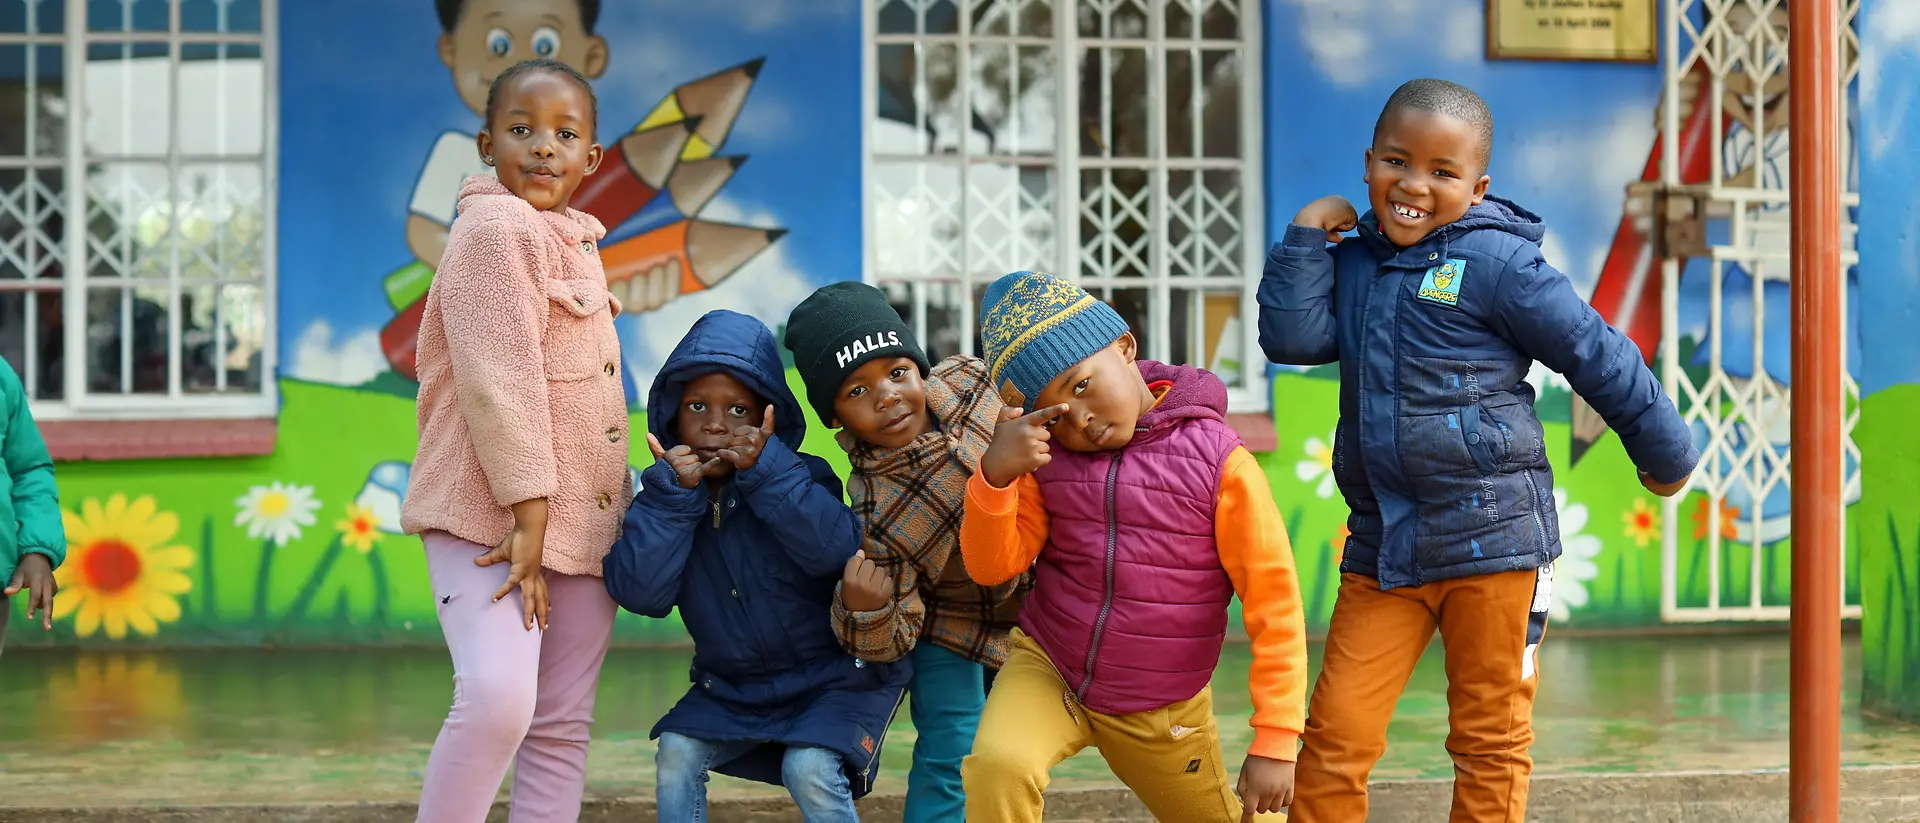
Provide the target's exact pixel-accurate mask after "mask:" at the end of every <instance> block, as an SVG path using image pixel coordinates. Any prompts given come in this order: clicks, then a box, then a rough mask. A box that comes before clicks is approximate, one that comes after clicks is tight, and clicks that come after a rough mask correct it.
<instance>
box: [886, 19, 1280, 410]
mask: <svg viewBox="0 0 1920 823" xmlns="http://www.w3.org/2000/svg"><path fill="white" fill-rule="evenodd" d="M1049 1H1050V2H1051V4H1052V9H1053V22H1052V25H1053V35H1052V36H1051V37H1038V36H1011V35H994V36H991V37H976V36H974V35H973V34H972V32H971V31H970V27H971V20H970V14H969V11H970V7H971V6H973V5H976V4H978V3H979V2H982V0H953V2H954V6H955V9H956V13H957V14H958V17H959V21H958V33H957V34H886V35H882V34H880V33H879V20H878V17H879V12H880V9H881V8H882V7H884V6H885V5H887V3H888V0H863V2H862V3H861V86H862V89H861V103H862V111H861V173H862V174H861V176H862V196H861V201H862V225H863V227H864V232H865V237H866V243H865V249H864V260H863V267H862V279H863V280H864V281H865V282H867V283H870V284H873V285H879V286H885V285H892V284H908V285H919V284H926V283H955V282H957V283H958V284H960V285H961V286H962V288H963V289H964V291H963V293H964V294H965V295H967V298H966V299H964V300H962V302H961V305H960V307H959V312H958V314H959V318H960V320H959V322H960V324H961V327H962V329H963V330H976V331H977V325H978V320H977V319H976V318H975V314H976V313H977V309H978V307H977V306H975V305H973V304H972V303H973V300H972V295H973V294H974V293H975V290H976V289H977V288H979V287H982V286H984V285H985V284H986V283H989V282H991V281H992V278H993V277H997V276H998V275H999V274H1004V272H999V273H994V274H987V275H983V274H981V273H978V272H969V271H968V268H969V267H968V265H967V262H966V254H967V250H968V248H969V242H968V240H967V239H966V238H964V237H963V238H962V239H961V241H960V253H961V256H962V262H961V267H960V270H959V271H956V272H942V273H941V274H940V275H939V276H938V277H925V276H920V275H898V274H887V273H883V272H882V271H881V270H880V264H879V259H878V255H879V253H878V245H879V243H878V242H877V239H878V227H877V225H876V222H875V215H876V210H875V202H874V201H875V196H874V188H875V183H874V180H875V174H874V170H875V166H876V165H877V163H880V162H886V163H914V162H919V163H925V164H927V165H928V166H943V165H945V166H951V165H956V164H957V165H958V166H959V168H960V169H961V171H960V174H961V179H962V181H963V183H962V185H963V191H962V192H961V203H962V204H963V205H962V206H961V212H960V213H961V215H962V219H963V222H964V223H967V224H970V223H972V222H973V221H971V220H970V219H967V218H968V217H969V216H970V212H967V211H966V210H965V209H966V206H965V205H964V204H965V203H966V201H967V199H968V197H969V194H968V192H966V191H965V190H964V185H965V184H964V181H965V180H966V177H965V175H966V174H967V169H968V167H969V166H972V165H975V164H977V163H981V162H983V161H984V162H990V163H996V164H1016V165H1023V166H1036V167H1051V168H1053V169H1054V170H1055V174H1056V181H1055V191H1054V195H1053V204H1052V205H1053V214H1054V221H1053V247H1054V251H1055V255H1056V257H1057V259H1056V260H1055V261H1053V262H1052V264H1051V266H1052V267H1051V268H1049V270H1050V271H1052V272H1054V273H1056V274H1059V275H1061V276H1062V277H1064V278H1066V279H1068V280H1071V281H1073V282H1076V283H1078V284H1080V285H1081V286H1083V287H1085V288H1087V289H1089V290H1090V291H1094V292H1095V293H1096V294H1100V293H1101V292H1102V290H1104V289H1107V288H1126V289H1146V290H1147V291H1148V294H1149V307H1150V308H1149V318H1148V324H1149V325H1148V328H1145V329H1140V330H1138V331H1139V332H1140V333H1141V334H1142V336H1143V338H1144V342H1145V343H1146V350H1145V351H1144V352H1142V354H1143V356H1145V357H1148V358H1150V359H1155V360H1162V361H1166V360H1169V359H1170V355H1171V353H1172V345H1173V344H1172V341H1171V339H1170V337H1171V324H1170V322H1169V320H1170V314H1171V311H1172V308H1171V293H1172V292H1173V291H1174V290H1176V289H1180V290H1187V291H1190V292H1191V293H1192V294H1193V295H1194V298H1193V299H1191V300H1190V301H1189V303H1188V306H1189V308H1190V310H1192V311H1194V313H1195V317H1194V319H1193V320H1192V321H1190V322H1189V323H1188V324H1187V325H1188V330H1189V336H1190V340H1189V342H1188V350H1189V352H1191V353H1192V356H1194V357H1201V356H1204V352H1205V351H1206V346H1205V340H1204V327H1205V323H1204V317H1205V313H1204V298H1203V295H1205V294H1206V293H1208V292H1209V291H1212V292H1214V293H1219V292H1228V291H1231V292H1237V293H1238V294H1239V314H1238V319H1239V323H1240V335H1239V336H1240V338H1241V343H1240V357H1241V364H1240V371H1241V380H1240V382H1239V383H1238V384H1237V385H1230V386H1229V387H1228V401H1229V409H1230V410H1231V411H1233V412H1236V413H1238V412H1249V413H1256V412H1257V413H1265V412H1268V411H1270V409H1271V406H1272V392H1271V389H1270V388H1269V383H1268V379H1267V360H1266V357H1265V355H1264V354H1263V353H1262V352H1261V350H1260V345H1259V330H1258V318H1259V305H1258V303H1257V302H1256V300H1255V292H1256V291H1257V289H1258V287H1259V283H1260V272H1261V266H1262V264H1263V261H1264V260H1265V257H1266V251H1267V238H1266V215H1265V205H1266V196H1265V189H1266V186H1265V183H1266V181H1265V179H1264V176H1263V175H1264V168H1263V162H1262V160H1263V154H1264V151H1265V147H1264V143H1263V133H1262V118H1263V116H1264V106H1263V103H1264V100H1263V98H1262V83H1261V81H1262V77H1261V70H1262V67H1263V62H1262V50H1261V49H1262V35H1263V33H1264V32H1263V30H1262V25H1263V24H1262V21H1261V16H1260V13H1261V8H1260V7H1261V5H1262V3H1261V2H1260V0H1238V1H1237V2H1236V3H1235V4H1234V5H1235V6H1236V7H1237V9H1238V16H1239V20H1240V22H1239V30H1240V37H1239V39H1238V40H1235V41H1227V40H1204V39H1199V25H1200V24H1199V19H1198V17H1199V14H1198V13H1195V21H1194V23H1193V26H1194V37H1193V38H1191V39H1190V38H1172V37H1168V36H1167V32H1166V31H1165V28H1166V24H1165V20H1166V7H1167V5H1168V3H1169V2H1180V0H1141V2H1142V4H1143V5H1145V6H1146V16H1147V20H1148V26H1149V33H1148V36H1147V37H1145V38H1139V39H1100V40H1097V41H1083V39H1082V38H1081V37H1080V34H1079V27H1078V22H1077V17H1076V14H1077V11H1078V8H1079V6H1080V5H1082V4H1086V3H1089V2H1100V0H1049ZM1106 4H1108V5H1115V4H1114V3H1112V0H1106ZM1183 5H1185V4H1183ZM1207 5H1209V4H1207V3H1193V4H1192V6H1197V7H1199V8H1198V11H1199V12H1204V10H1205V8H1206V6H1207ZM982 40H985V41H988V42H991V43H994V44H1002V45H1006V44H1010V45H1017V46H1047V47H1049V48H1051V49H1052V50H1053V52H1054V55H1055V67H1056V72H1057V74H1056V80H1055V83H1056V86H1057V99H1056V102H1055V105H1056V107H1057V108H1056V117H1055V120H1056V125H1055V148H1054V151H1053V153H1051V154H1045V155H1019V156H1007V155H992V156H989V155H982V154H971V153H965V152H962V153H957V154H953V155H940V154H933V153H927V154H897V155H879V154H876V152H875V149H874V134H873V130H874V125H875V123H876V120H877V117H878V110H879V87H878V80H879V68H878V66H877V65H876V64H877V60H876V54H877V52H878V49H879V47H880V46H884V45H903V44H916V43H917V44H929V43H942V44H954V45H955V46H957V48H958V54H959V55H960V61H961V62H960V64H959V65H960V67H961V69H960V71H959V72H958V77H959V79H958V82H959V92H958V95H959V99H960V100H962V101H965V100H968V99H969V97H968V94H967V91H968V90H967V83H968V82H969V81H970V77H969V72H968V71H967V69H966V67H967V66H968V56H969V51H970V49H969V46H970V45H971V44H973V43H976V42H980V41H982ZM1083 42H1095V43H1098V44H1099V45H1101V46H1107V47H1114V46H1124V47H1127V48H1133V49H1142V48H1144V49H1145V50H1147V52H1148V54H1147V62H1148V69H1147V75H1148V78H1149V82H1150V84H1151V85H1150V88H1151V89H1152V90H1153V93H1152V94H1150V95H1149V100H1148V103H1147V105H1148V112H1147V121H1148V127H1149V129H1150V133H1149V147H1150V148H1149V151H1148V155H1147V156H1146V157H1140V158H1112V157H1096V156H1082V155H1081V153H1080V136H1081V134H1080V130H1079V128H1078V126H1077V122H1078V113H1079V111H1080V99H1079V98H1080V87H1079V82H1080V80H1081V69H1080V63H1079V55H1080V50H1081V48H1082V43H1083ZM1229 46H1231V47H1234V48H1237V49H1238V50H1239V59H1240V69H1241V73H1240V88H1239V100H1238V103H1239V109H1240V155H1241V156H1240V157H1238V158H1215V157H1204V156H1201V152H1200V150H1199V147H1198V139H1197V132H1198V126H1197V125H1196V140H1195V151H1194V155H1195V156H1192V157H1168V156H1167V135H1166V130H1167V112H1166V109H1165V107H1166V101H1167V99H1168V95H1167V94H1166V83H1167V71H1166V65H1167V58H1166V55H1167V53H1168V50H1169V49H1176V50H1180V49H1185V50H1191V49H1196V48H1200V47H1206V48H1209V49H1214V50H1219V49H1223V48H1226V47H1229ZM1200 73H1201V64H1200V62H1199V60H1197V59H1195V60H1194V61H1193V64H1192V75H1193V77H1194V78H1195V82H1196V83H1198V82H1201V81H1200V79H1199V78H1200ZM916 82H920V79H919V78H918V77H917V76H916ZM1196 91H1197V90H1196ZM1193 100H1194V104H1195V105H1197V103H1198V100H1199V95H1198V94H1197V93H1196V94H1195V95H1194V96H1193ZM919 102H920V104H921V105H925V104H926V103H927V101H925V100H921V101H919ZM1197 118H1198V115H1197V113H1196V114H1195V119H1196V121H1197ZM969 131H970V129H969ZM1101 168H1124V169H1139V170H1142V171H1145V172H1146V174H1147V175H1148V178H1149V183H1148V187H1149V191H1150V194H1149V196H1148V198H1147V201H1148V202H1147V207H1148V210H1149V214H1148V226H1147V232H1148V233H1147V236H1146V246H1147V249H1146V256H1147V259H1146V261H1145V263H1146V268H1147V272H1146V276H1145V277H1131V276H1129V277H1113V276H1104V277H1089V276H1086V275H1085V273H1084V271H1083V250H1082V248H1081V243H1080V221H1081V219H1082V209H1081V185H1080V176H1081V172H1082V171H1083V170H1097V169H1101ZM1216 169H1228V170H1234V171H1237V172H1238V173H1239V174H1240V188H1239V198H1240V204H1239V208H1238V215H1239V219H1240V231H1239V243H1238V246H1239V248H1238V257H1239V264H1240V275H1239V276H1238V277H1217V276H1216V277H1200V276H1187V275H1182V276H1178V277H1175V276H1173V275H1172V273H1171V271H1170V267H1169V259H1168V258H1169V251H1170V250H1169V248H1168V247H1169V243H1168V242H1167V240H1168V226H1169V221H1170V219H1171V215H1170V214H1169V213H1168V212H1169V209H1170V207H1171V205H1172V204H1171V203H1170V197H1169V191H1170V188H1169V185H1168V176H1169V173H1170V172H1184V171H1191V172H1193V173H1194V174H1195V175H1196V176H1197V175H1199V174H1200V173H1202V172H1204V171H1207V170H1216ZM1205 190H1206V189H1205V187H1204V185H1202V184H1201V182H1200V181H1199V180H1198V179H1197V178H1196V181H1195V183H1194V196H1196V197H1197V196H1199V195H1200V194H1201V193H1204V192H1205ZM1189 238H1191V239H1190V242H1194V243H1197V242H1199V237H1198V233H1197V232H1190V233H1189ZM1035 266H1036V267H1047V266H1046V264H1045V262H1044V261H1040V262H1037V263H1036V264H1035ZM926 291H927V290H926V289H925V288H914V289H912V294H913V304H914V305H913V311H912V312H911V316H910V317H908V318H907V320H908V322H909V323H910V324H911V325H912V326H913V328H914V330H915V333H916V334H918V335H919V336H920V337H921V339H922V340H923V341H924V340H926V339H927V331H928V329H927V317H926V309H927V299H926V294H925V293H926ZM973 337H974V335H973V334H967V333H962V334H961V351H962V353H965V354H977V352H975V351H974V350H973ZM1195 365H1200V366H1207V365H1209V364H1207V363H1197V364H1195Z"/></svg>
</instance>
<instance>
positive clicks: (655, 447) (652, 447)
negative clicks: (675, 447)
mask: <svg viewBox="0 0 1920 823" xmlns="http://www.w3.org/2000/svg"><path fill="white" fill-rule="evenodd" d="M647 449H648V450H649V451H651V452H653V459H655V460H659V459H660V458H663V457H666V456H667V450H666V449H663V448H660V438H658V437H654V436H653V432H647Z"/></svg>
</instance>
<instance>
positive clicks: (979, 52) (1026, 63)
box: [967, 44, 1058, 155]
mask: <svg viewBox="0 0 1920 823" xmlns="http://www.w3.org/2000/svg"><path fill="white" fill-rule="evenodd" d="M968 68H969V71H970V72H971V74H970V75H969V85H968V96H969V97H970V98H971V102H972V104H973V111H972V112H971V113H970V114H969V117H970V118H971V119H972V128H971V129H970V130H969V131H968V134H969V137H968V143H967V153H968V154H996V155H1009V154H1052V153H1053V152H1054V149H1055V146H1054V129H1055V122H1054V121H1055V118H1054V103H1055V101H1056V100H1057V99H1058V98H1057V96H1056V95H1057V91H1056V87H1055V86H1054V71H1055V67H1054V60H1053V49H1050V48H1047V47H1045V46H1024V47H1016V46H1008V45H999V44H988V45H975V46H973V47H972V60H971V61H970V65H969V67H968Z"/></svg>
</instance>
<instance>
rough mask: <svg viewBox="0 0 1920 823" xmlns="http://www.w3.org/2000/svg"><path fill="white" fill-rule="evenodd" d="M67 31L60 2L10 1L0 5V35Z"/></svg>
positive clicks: (64, 11)
mask: <svg viewBox="0 0 1920 823" xmlns="http://www.w3.org/2000/svg"><path fill="white" fill-rule="evenodd" d="M66 30H67V8H66V3H64V2H62V0H11V2H6V3H0V34H59V33H61V32H64V31H66Z"/></svg>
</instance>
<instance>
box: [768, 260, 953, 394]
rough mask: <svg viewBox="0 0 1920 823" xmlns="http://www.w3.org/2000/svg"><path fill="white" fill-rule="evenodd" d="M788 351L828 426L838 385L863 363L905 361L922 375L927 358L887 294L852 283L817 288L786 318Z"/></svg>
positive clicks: (864, 285) (927, 366) (846, 282)
mask: <svg viewBox="0 0 1920 823" xmlns="http://www.w3.org/2000/svg"><path fill="white" fill-rule="evenodd" d="M786 347H787V351H790V352H793V367H794V369H795V370H797V371H799V372H800V380H801V381H802V382H804V383H806V385H807V402H809V403H812V404H813V410H814V413H816V414H818V415H820V422H822V423H828V424H831V421H832V420H833V401H834V398H835V397H838V396H839V394H840V384H841V383H842V382H845V381H846V379H847V376H848V375H850V374H853V373H854V372H855V371H856V370H858V369H859V368H860V367H861V366H864V365H866V364H867V361H869V360H873V359H875V358H880V357H908V358H912V359H913V362H914V363H916V364H918V365H919V366H920V375H921V376H922V377H924V376H926V374H927V369H928V368H929V364H928V363H927V354H926V352H923V351H921V350H920V341H918V340H916V339H914V336H913V329H911V328H909V327H908V326H907V324H906V322H905V321H903V320H901V319H900V313H899V312H897V311H894V310H893V306H891V305H888V304H887V295H886V293H885V292H882V291H881V290H879V289H876V288H874V287H872V286H869V285H867V284H865V283H862V282H859V281H857V280H842V281H839V282H835V283H828V284H827V285H825V286H821V287H820V290H819V291H816V292H814V293H813V294H811V295H808V296H807V299H805V300H802V301H800V305H798V306H795V307H794V309H793V314H792V315H790V316H789V317H788V318H787V339H786Z"/></svg>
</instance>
